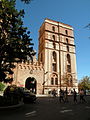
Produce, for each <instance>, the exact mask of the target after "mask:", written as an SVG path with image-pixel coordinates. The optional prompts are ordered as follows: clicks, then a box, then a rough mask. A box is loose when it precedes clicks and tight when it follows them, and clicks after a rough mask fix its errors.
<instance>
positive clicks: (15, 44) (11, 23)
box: [0, 0, 35, 82]
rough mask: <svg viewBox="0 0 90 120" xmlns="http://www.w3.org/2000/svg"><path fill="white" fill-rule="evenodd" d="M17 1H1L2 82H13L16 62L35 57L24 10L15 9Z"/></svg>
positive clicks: (0, 51) (0, 49) (0, 48)
mask: <svg viewBox="0 0 90 120" xmlns="http://www.w3.org/2000/svg"><path fill="white" fill-rule="evenodd" d="M15 3H16V0H1V1H0V81H4V82H11V81H12V80H13V79H12V78H7V74H9V75H12V74H13V71H12V69H13V68H14V67H15V65H14V62H21V61H25V60H27V57H28V56H29V57H30V59H32V56H33V55H35V52H34V50H33V43H31V41H32V39H31V38H30V31H27V28H26V27H23V21H22V18H23V17H24V10H20V11H19V12H18V11H17V9H16V8H15Z"/></svg>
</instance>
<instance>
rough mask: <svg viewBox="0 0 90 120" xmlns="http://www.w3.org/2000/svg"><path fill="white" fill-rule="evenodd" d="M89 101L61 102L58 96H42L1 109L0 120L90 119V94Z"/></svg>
mask: <svg viewBox="0 0 90 120" xmlns="http://www.w3.org/2000/svg"><path fill="white" fill-rule="evenodd" d="M86 100H87V103H79V98H78V103H77V104H75V103H74V102H73V97H69V102H68V103H59V99H58V98H52V97H40V98H38V99H37V102H36V103H33V104H25V105H23V106H22V107H19V108H14V109H7V110H0V120H90V96H86Z"/></svg>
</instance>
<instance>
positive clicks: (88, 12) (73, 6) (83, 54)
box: [16, 0, 90, 80]
mask: <svg viewBox="0 0 90 120" xmlns="http://www.w3.org/2000/svg"><path fill="white" fill-rule="evenodd" d="M16 7H17V9H18V10H20V9H23V8H24V10H25V17H24V25H25V26H26V27H28V29H29V30H30V31H31V38H32V39H33V43H34V49H35V50H36V51H37V53H38V30H39V28H40V26H41V24H42V23H43V22H44V19H45V18H49V19H52V20H55V21H59V22H63V23H65V24H69V25H71V26H72V27H73V28H74V36H75V45H76V60H77V74H78V80H80V79H81V78H82V77H83V76H86V75H88V76H90V53H89V51H90V39H89V37H90V30H89V29H88V28H85V26H86V25H87V24H88V23H90V0H32V2H31V4H29V5H25V4H23V3H22V2H20V0H17V4H16Z"/></svg>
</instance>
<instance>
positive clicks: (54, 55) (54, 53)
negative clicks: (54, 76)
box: [53, 51, 57, 62]
mask: <svg viewBox="0 0 90 120" xmlns="http://www.w3.org/2000/svg"><path fill="white" fill-rule="evenodd" d="M56 59H57V56H56V52H55V51H54V52H53V60H54V62H56Z"/></svg>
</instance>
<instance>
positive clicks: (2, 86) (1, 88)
mask: <svg viewBox="0 0 90 120" xmlns="http://www.w3.org/2000/svg"><path fill="white" fill-rule="evenodd" d="M4 88H5V85H4V84H3V83H2V82H0V91H3V89H4Z"/></svg>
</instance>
